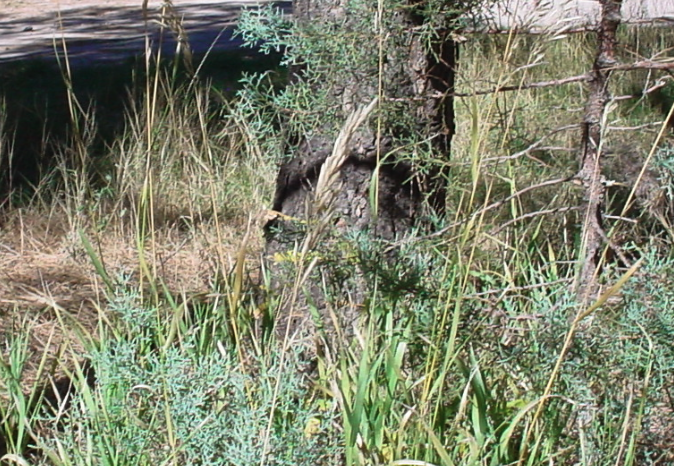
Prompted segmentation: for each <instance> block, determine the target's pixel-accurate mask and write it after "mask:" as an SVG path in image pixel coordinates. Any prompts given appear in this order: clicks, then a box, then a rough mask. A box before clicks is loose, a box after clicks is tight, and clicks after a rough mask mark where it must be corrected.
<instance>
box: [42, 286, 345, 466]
mask: <svg viewBox="0 0 674 466" xmlns="http://www.w3.org/2000/svg"><path fill="white" fill-rule="evenodd" d="M112 309H113V310H114V312H115V313H116V314H118V315H119V317H120V319H121V320H120V326H119V327H118V331H119V334H118V337H117V338H113V339H108V340H103V341H102V345H101V347H100V348H99V349H98V350H95V351H93V352H92V353H91V355H90V358H91V367H92V369H93V370H94V372H95V374H96V383H95V386H94V387H88V386H87V385H86V384H82V385H81V386H80V387H79V394H78V395H77V396H76V397H75V399H74V401H73V405H74V406H73V408H72V410H71V412H70V414H69V417H68V419H66V420H64V421H63V428H62V431H61V432H60V433H59V434H58V435H57V437H56V439H55V440H54V441H53V442H51V449H52V455H58V457H59V458H60V460H59V461H60V462H61V463H62V464H74V465H78V464H107V465H113V464H114V465H125V464H128V465H131V464H133V465H144V464H148V465H149V464H200V465H237V466H238V465H244V464H260V463H261V461H262V458H263V457H265V458H266V462H265V464H269V465H291V464H292V465H295V464H304V465H316V464H324V462H325V461H327V458H329V457H331V455H334V453H335V449H334V448H335V446H334V444H333V443H332V442H333V440H332V437H331V436H332V435H334V434H331V433H330V431H331V430H332V427H331V422H332V416H331V415H330V414H329V413H320V412H318V411H317V410H316V408H315V407H314V406H312V404H311V403H310V398H309V396H308V391H307V388H306V386H305V384H304V383H303V382H302V379H301V377H300V376H299V375H298V373H297V371H296V367H297V366H296V365H297V363H298V359H297V355H295V354H291V355H288V356H287V357H286V358H285V363H283V364H281V363H279V358H278V357H277V355H276V354H275V353H270V355H269V358H268V359H267V358H265V359H256V360H251V361H248V363H247V366H246V367H244V366H242V365H241V364H239V363H237V362H236V361H235V360H234V359H233V356H232V354H230V353H229V352H227V351H222V350H223V349H224V347H222V346H220V345H219V344H216V342H214V343H213V345H212V346H211V348H210V351H205V350H204V348H203V347H201V348H199V332H198V327H197V328H194V329H191V330H189V331H187V332H186V333H185V334H184V335H182V336H181V338H180V341H179V343H178V344H175V345H171V346H168V347H160V346H157V345H156V343H157V337H156V332H158V331H163V330H164V328H163V326H162V324H161V323H160V320H158V319H160V315H161V313H160V310H158V309H151V308H144V307H142V306H141V305H139V303H138V301H137V298H135V297H134V296H133V295H129V294H121V295H119V297H118V298H117V299H116V301H115V302H114V304H113V306H112ZM218 348H220V350H219V349H218ZM274 400H275V401H274ZM310 421H311V422H312V423H313V424H312V425H313V426H314V431H312V433H311V434H307V433H306V432H305V428H306V426H307V424H308V423H309V422H310ZM267 429H269V432H268V435H266V434H265V432H266V431H267ZM56 452H58V453H56Z"/></svg>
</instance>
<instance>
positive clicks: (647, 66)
mask: <svg viewBox="0 0 674 466" xmlns="http://www.w3.org/2000/svg"><path fill="white" fill-rule="evenodd" d="M602 69H603V70H605V71H607V72H608V71H635V70H674V60H662V61H655V60H640V61H637V62H633V63H624V64H615V65H612V66H610V67H606V68H602ZM593 77H594V74H593V72H589V73H584V74H580V75H577V76H570V77H568V78H561V79H552V80H550V81H537V82H533V83H525V84H518V85H515V86H497V87H495V88H493V89H484V90H480V91H475V92H454V93H453V94H451V95H452V96H453V97H474V96H476V95H488V94H496V93H498V92H512V91H523V90H527V89H542V88H546V87H555V86H563V85H565V84H573V83H577V82H586V81H591V80H592V79H593ZM660 87H662V86H659V85H658V86H657V87H654V88H652V89H650V90H647V91H646V92H649V91H650V92H652V91H654V90H657V89H659V88H660Z"/></svg>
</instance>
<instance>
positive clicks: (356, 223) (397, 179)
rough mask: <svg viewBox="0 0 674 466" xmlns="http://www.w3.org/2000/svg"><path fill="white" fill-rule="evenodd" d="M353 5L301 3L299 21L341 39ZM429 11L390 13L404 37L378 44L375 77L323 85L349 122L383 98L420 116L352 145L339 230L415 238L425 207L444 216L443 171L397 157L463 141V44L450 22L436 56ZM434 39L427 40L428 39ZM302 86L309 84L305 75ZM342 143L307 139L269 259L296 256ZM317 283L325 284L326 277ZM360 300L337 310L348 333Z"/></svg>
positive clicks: (364, 132)
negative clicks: (415, 140)
mask: <svg viewBox="0 0 674 466" xmlns="http://www.w3.org/2000/svg"><path fill="white" fill-rule="evenodd" d="M348 3H349V2H347V1H343V0H296V1H295V2H294V5H293V6H294V18H295V19H296V21H298V22H299V25H300V27H301V26H302V25H311V24H316V23H319V22H320V23H321V24H323V25H324V27H325V28H328V29H329V28H330V27H332V28H336V29H333V30H336V31H337V32H338V31H339V29H340V28H344V27H348V25H349V24H350V22H352V19H351V16H350V15H352V13H351V12H350V11H349V6H348ZM371 3H372V4H376V2H371ZM385 3H387V4H388V3H389V2H385ZM445 3H446V4H447V3H451V2H445ZM423 7H424V3H423V2H419V1H415V0H409V1H408V2H407V3H405V2H402V3H400V2H399V3H398V5H397V6H396V7H395V8H394V9H395V11H392V10H391V9H388V8H390V6H388V5H387V6H386V7H385V8H386V9H384V10H383V12H384V13H385V14H386V15H388V18H389V21H393V22H394V23H395V24H396V25H397V27H398V28H399V30H402V31H404V34H403V36H404V37H402V40H401V38H398V39H396V40H395V41H391V40H388V39H387V38H386V37H384V36H379V38H382V37H384V39H383V40H387V42H386V47H385V48H384V47H382V48H381V50H382V51H383V53H382V54H381V55H380V59H379V61H378V62H379V66H378V67H377V68H376V69H372V70H369V71H370V72H368V71H367V70H366V71H365V72H363V70H362V69H360V70H358V71H355V72H354V73H353V76H352V78H349V79H346V80H343V81H339V82H335V81H330V78H326V81H324V82H321V86H325V87H326V88H329V89H331V92H330V99H332V100H333V101H334V105H335V106H336V107H338V108H340V113H341V118H342V119H346V117H347V116H348V115H349V114H350V113H351V112H352V111H353V110H354V109H356V108H358V107H361V106H364V105H367V104H368V103H369V102H371V101H372V100H373V99H374V98H379V102H380V105H381V107H380V110H381V108H385V107H396V108H397V111H398V112H401V113H402V114H404V115H406V116H407V117H408V119H410V117H411V122H408V123H407V124H405V125H402V124H398V125H397V124H396V122H393V123H392V124H391V123H390V122H389V127H387V128H384V129H383V130H381V128H379V129H378V128H377V125H376V122H375V118H374V117H373V118H371V119H370V124H369V125H368V124H365V125H362V126H361V128H360V130H359V131H358V133H357V135H356V136H355V137H354V138H352V141H351V145H350V147H349V156H348V158H347V159H346V161H345V163H344V164H343V165H342V167H341V170H340V181H341V189H340V191H339V192H338V193H337V196H336V199H335V201H334V211H335V216H334V218H333V220H332V229H333V231H339V232H341V233H344V232H348V231H354V230H357V231H363V232H368V234H370V235H372V236H374V237H376V238H380V239H388V240H392V239H394V238H396V237H399V236H401V235H404V234H405V233H407V232H408V231H409V230H410V228H411V227H412V226H413V225H415V223H416V222H417V221H418V220H419V218H420V217H421V216H422V211H423V210H424V208H428V206H430V207H431V208H432V209H435V210H436V211H437V212H442V211H443V210H444V202H445V197H446V196H445V182H444V176H443V175H444V173H443V171H444V169H443V168H440V167H442V164H429V165H426V166H424V165H423V164H420V163H414V162H411V161H410V160H409V158H408V159H406V160H402V159H401V158H399V157H398V156H397V154H399V153H401V152H399V151H397V149H399V148H400V147H401V146H402V143H398V142H396V141H397V140H399V138H405V137H407V136H409V135H410V134H423V135H424V136H425V137H426V138H427V142H429V143H428V144H427V146H431V147H432V149H433V153H434V155H435V156H437V157H445V158H446V157H448V156H449V152H450V147H451V140H452V136H453V134H454V108H453V101H452V98H451V93H452V92H453V91H454V70H455V65H456V59H457V44H456V43H455V42H454V41H453V40H452V38H451V21H450V20H449V19H448V20H447V24H445V25H442V26H441V27H438V28H435V34H434V38H433V40H432V42H431V43H432V49H431V50H428V49H427V47H426V46H427V44H428V42H426V43H423V40H422V32H421V30H422V29H423V28H422V26H423V24H424V21H425V20H426V19H425V18H424V15H423V14H421V9H422V8H423ZM380 12H382V10H381V9H380ZM383 34H386V33H385V32H384V33H383ZM425 37H426V39H428V35H426V36H425ZM392 44H393V45H392ZM357 46H358V47H364V48H367V49H368V50H371V53H372V54H377V53H378V51H379V50H380V49H379V47H378V44H377V43H376V41H375V42H374V43H370V44H357ZM355 68H357V67H355ZM297 79H302V77H301V75H300V76H298V77H297ZM302 137H304V136H303V135H302ZM333 143H334V135H333V134H330V133H328V132H326V133H320V134H317V135H314V136H312V137H310V138H304V139H303V140H302V142H301V144H300V145H299V149H298V150H297V151H296V153H294V154H293V156H292V158H291V159H289V160H288V162H286V163H284V164H283V166H282V167H281V168H280V171H279V175H278V179H277V187H276V195H275V200H274V206H273V210H274V211H276V212H279V213H280V214H282V215H279V216H277V218H275V219H274V220H272V221H271V222H269V223H268V224H267V226H266V232H267V253H268V256H269V257H278V256H279V254H278V253H279V252H281V253H282V252H283V251H288V250H292V249H293V248H294V247H295V245H296V244H297V242H298V241H300V240H301V238H302V234H303V233H302V231H303V229H304V225H303V222H301V221H298V220H306V218H307V204H308V203H311V202H312V196H313V190H314V187H315V185H316V181H317V178H318V175H319V172H320V170H321V166H322V165H323V163H324V161H325V159H326V158H327V157H328V156H329V155H330V153H331V151H332V147H333ZM374 173H377V174H378V189H377V194H378V196H377V197H378V199H377V209H376V216H373V206H372V205H370V199H371V193H370V190H371V189H372V186H374V184H373V183H372V178H373V174H374ZM424 200H427V201H428V202H424ZM424 206H426V207H424ZM273 267H274V266H273V264H272V268H273ZM316 280H323V281H325V277H322V278H321V277H318V278H317V279H316ZM316 280H314V281H316ZM318 288H320V284H317V283H314V285H313V289H312V290H311V295H312V297H313V299H314V300H317V301H318V300H320V299H321V298H320V297H317V296H316V295H317V294H320V292H319V290H318ZM360 298H362V297H359V296H350V297H349V298H348V301H351V304H352V305H351V306H350V307H349V306H347V307H345V308H342V309H338V310H337V311H338V312H339V313H340V314H341V315H340V318H342V319H344V320H345V322H343V326H345V327H347V328H348V327H349V325H350V322H351V321H352V320H353V319H355V318H356V317H357V316H356V314H357V312H356V311H355V309H356V308H357V304H359V303H358V301H359V299H360ZM354 301H355V304H356V306H354V305H353V304H354ZM291 307H292V306H291ZM333 311H334V309H333ZM299 314H300V315H293V316H286V318H288V317H289V318H288V319H287V320H286V322H290V321H292V325H293V326H297V325H301V322H304V321H306V320H307V319H306V317H307V315H306V312H304V313H303V312H302V311H300V313H299ZM286 325H288V324H286ZM347 331H348V330H347Z"/></svg>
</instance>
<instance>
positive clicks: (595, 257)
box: [577, 0, 622, 304]
mask: <svg viewBox="0 0 674 466" xmlns="http://www.w3.org/2000/svg"><path fill="white" fill-rule="evenodd" d="M621 6H622V0H601V8H602V9H601V22H600V24H599V29H598V31H597V39H598V44H597V55H596V57H595V61H594V65H593V67H592V72H591V78H590V80H589V88H590V95H589V98H588V102H587V105H586V107H585V116H584V118H583V127H582V140H581V144H582V146H581V150H580V161H579V162H580V171H579V173H578V175H577V178H578V180H579V181H580V182H581V183H582V185H583V187H584V190H585V193H584V210H585V220H584V223H583V236H582V243H581V252H580V255H579V257H580V259H581V261H582V266H581V269H580V273H579V276H578V284H577V296H578V300H579V302H580V303H583V304H585V303H587V302H588V301H589V300H591V299H593V298H594V296H595V294H596V291H597V274H598V273H599V268H600V265H601V264H600V256H601V251H602V245H603V244H604V240H605V239H606V235H605V233H604V230H603V226H602V215H603V205H604V197H605V183H604V181H605V180H604V179H603V177H602V150H603V147H602V146H603V144H602V142H603V141H602V131H603V126H602V121H603V119H604V115H605V112H606V110H607V105H608V103H609V100H610V94H609V90H608V83H609V78H610V76H611V71H612V68H613V67H615V66H616V65H617V61H616V58H615V47H616V43H617V39H616V31H617V29H618V26H619V25H620V20H621V15H620V7H621Z"/></svg>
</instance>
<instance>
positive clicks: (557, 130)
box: [482, 123, 580, 163]
mask: <svg viewBox="0 0 674 466" xmlns="http://www.w3.org/2000/svg"><path fill="white" fill-rule="evenodd" d="M579 128H580V123H574V124H572V125H565V126H560V127H559V128H555V129H553V130H552V131H550V132H549V133H548V134H546V135H544V136H543V137H542V138H540V139H539V140H538V141H536V142H534V143H533V144H531V145H530V146H529V147H527V148H526V149H523V150H521V151H519V152H515V153H514V154H511V155H504V156H501V157H489V158H486V159H484V160H483V161H482V162H483V163H490V162H501V161H505V160H515V159H518V158H520V157H522V156H524V155H526V154H528V153H529V152H531V151H532V150H535V149H538V148H540V146H541V145H542V144H543V142H544V141H545V140H546V139H548V138H549V137H551V136H554V135H555V134H557V133H561V132H563V131H568V130H570V129H579Z"/></svg>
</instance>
